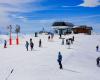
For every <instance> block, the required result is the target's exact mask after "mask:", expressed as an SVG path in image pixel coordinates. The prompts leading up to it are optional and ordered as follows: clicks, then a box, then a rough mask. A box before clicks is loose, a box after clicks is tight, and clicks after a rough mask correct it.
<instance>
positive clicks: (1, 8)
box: [0, 0, 44, 27]
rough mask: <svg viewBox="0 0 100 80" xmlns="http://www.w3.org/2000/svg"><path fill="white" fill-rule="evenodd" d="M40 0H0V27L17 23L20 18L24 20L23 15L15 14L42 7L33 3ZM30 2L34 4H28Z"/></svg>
mask: <svg viewBox="0 0 100 80" xmlns="http://www.w3.org/2000/svg"><path fill="white" fill-rule="evenodd" d="M40 1H42V0H6V1H5V0H0V27H6V26H7V25H9V24H15V23H18V22H19V21H20V20H22V19H23V21H25V20H26V18H25V17H24V16H17V14H23V13H29V12H32V11H37V10H42V9H44V8H43V7H42V6H41V5H35V3H37V2H40ZM30 3H33V4H34V5H30ZM13 15H15V16H13ZM18 19H19V21H18ZM19 24H20V22H19Z"/></svg>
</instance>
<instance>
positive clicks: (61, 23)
mask: <svg viewBox="0 0 100 80" xmlns="http://www.w3.org/2000/svg"><path fill="white" fill-rule="evenodd" d="M52 26H67V27H73V26H74V24H72V23H70V22H54V23H53V24H52Z"/></svg>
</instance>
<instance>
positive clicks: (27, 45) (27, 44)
mask: <svg viewBox="0 0 100 80" xmlns="http://www.w3.org/2000/svg"><path fill="white" fill-rule="evenodd" d="M25 46H26V49H27V51H28V47H29V43H28V41H26V44H25Z"/></svg>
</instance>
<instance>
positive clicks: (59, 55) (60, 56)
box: [57, 52, 63, 69]
mask: <svg viewBox="0 0 100 80" xmlns="http://www.w3.org/2000/svg"><path fill="white" fill-rule="evenodd" d="M57 61H58V63H59V68H60V69H63V67H62V63H61V62H62V55H61V52H59V53H58V59H57Z"/></svg>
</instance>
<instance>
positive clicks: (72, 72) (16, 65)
mask: <svg viewBox="0 0 100 80" xmlns="http://www.w3.org/2000/svg"><path fill="white" fill-rule="evenodd" d="M73 35H74V34H73ZM73 35H66V36H63V38H65V39H67V38H70V37H72V36H73ZM74 37H75V41H74V43H73V44H72V45H71V46H70V49H69V48H68V46H67V45H66V44H65V45H61V42H62V39H59V36H58V35H55V36H54V39H53V40H49V41H48V35H44V34H43V35H39V36H38V37H34V35H23V36H20V38H19V39H20V45H16V41H15V40H16V39H13V45H11V46H10V45H9V42H8V45H7V48H3V40H5V39H6V40H7V41H8V40H9V36H8V35H0V41H1V42H0V80H100V67H98V66H97V65H96V58H97V57H99V56H100V52H99V51H98V52H96V48H95V47H96V45H100V35H84V34H78V35H74ZM30 38H32V39H33V42H34V49H33V51H31V50H30V49H29V51H27V50H26V48H25V42H26V41H29V40H30ZM39 39H41V40H42V47H41V48H39V47H38V42H39ZM59 51H60V52H61V54H62V56H63V60H62V64H63V70H60V69H59V65H58V62H57V56H58V52H59ZM12 69H13V72H12V73H11V71H12Z"/></svg>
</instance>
